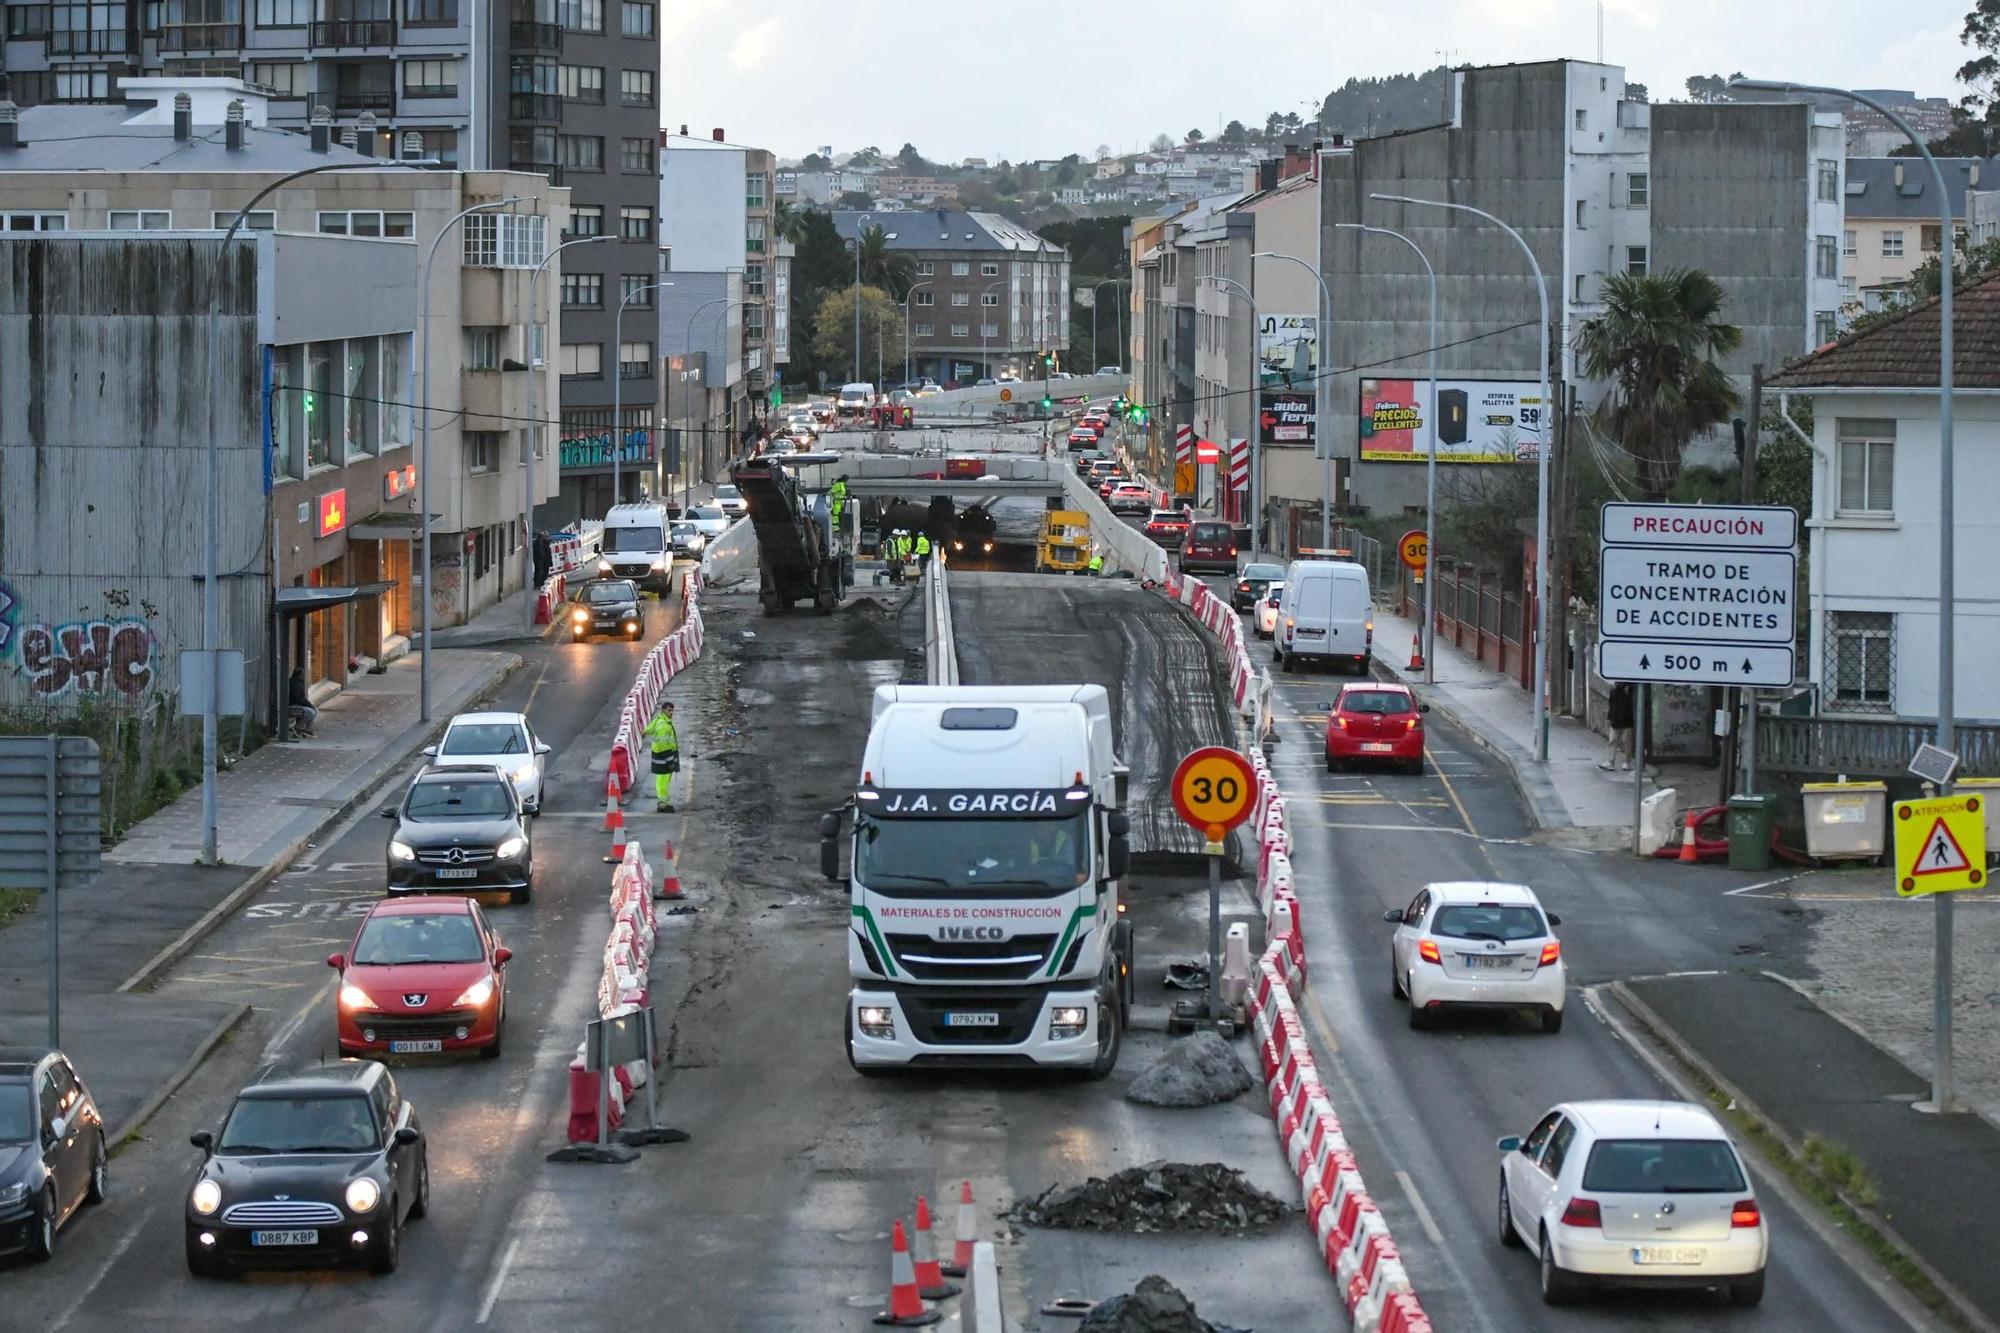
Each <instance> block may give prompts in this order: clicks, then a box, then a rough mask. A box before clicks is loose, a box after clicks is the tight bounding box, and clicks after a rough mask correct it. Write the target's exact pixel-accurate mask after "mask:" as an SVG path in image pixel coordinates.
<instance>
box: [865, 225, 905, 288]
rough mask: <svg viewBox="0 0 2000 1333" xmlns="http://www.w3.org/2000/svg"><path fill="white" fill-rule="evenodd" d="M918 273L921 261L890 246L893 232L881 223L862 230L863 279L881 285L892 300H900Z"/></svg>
mask: <svg viewBox="0 0 2000 1333" xmlns="http://www.w3.org/2000/svg"><path fill="white" fill-rule="evenodd" d="M916 276H917V262H916V261H915V260H914V259H911V258H910V257H909V256H908V255H906V254H904V253H903V252H902V251H900V250H891V249H890V248H889V234H888V233H887V232H886V231H884V230H883V229H882V228H881V227H879V226H871V227H864V228H863V229H862V231H861V281H863V282H864V283H867V284H869V285H871V286H875V287H880V288H882V289H883V290H884V291H887V292H888V293H889V296H890V299H891V300H896V301H900V300H902V299H903V295H904V293H906V292H908V291H909V289H910V283H911V282H912V281H913V280H914V279H915V278H916Z"/></svg>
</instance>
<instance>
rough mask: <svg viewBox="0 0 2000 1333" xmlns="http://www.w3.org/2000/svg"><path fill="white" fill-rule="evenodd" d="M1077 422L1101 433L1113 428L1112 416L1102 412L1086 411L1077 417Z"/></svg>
mask: <svg viewBox="0 0 2000 1333" xmlns="http://www.w3.org/2000/svg"><path fill="white" fill-rule="evenodd" d="M1077 424H1078V425H1079V426H1087V427H1089V428H1090V429H1091V430H1093V431H1095V432H1097V433H1098V434H1099V435H1102V434H1103V433H1104V432H1105V431H1107V430H1110V429H1111V418H1110V417H1109V416H1107V415H1105V414H1104V413H1102V412H1085V413H1084V414H1083V415H1082V416H1081V417H1079V418H1078V419H1077Z"/></svg>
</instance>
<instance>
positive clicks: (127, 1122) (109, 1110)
mask: <svg viewBox="0 0 2000 1333" xmlns="http://www.w3.org/2000/svg"><path fill="white" fill-rule="evenodd" d="M519 664H520V659H519V658H518V657H515V656H514V655H512V654H510V653H497V652H474V651H467V650H451V651H441V652H439V653H437V654H436V658H435V660H434V661H433V663H432V676H431V717H432V721H431V722H429V723H422V722H419V721H418V718H417V712H418V708H417V675H418V673H417V659H416V658H415V657H405V658H402V659H401V660H399V661H396V662H393V663H391V664H390V665H389V669H388V670H387V671H386V672H385V673H384V674H382V675H379V676H374V675H363V676H360V677H358V678H356V679H355V680H354V681H353V682H352V683H351V684H349V685H348V687H347V688H346V689H344V690H342V691H341V692H340V693H339V694H337V695H335V696H334V697H333V698H332V699H330V700H328V701H327V703H326V706H325V707H324V708H323V709H322V710H321V712H320V716H319V721H318V725H317V727H316V728H315V730H316V731H317V732H318V736H317V737H316V738H315V739H312V740H303V741H296V742H291V743H286V744H280V743H276V742H273V743H270V744H266V745H265V746H263V747H262V748H260V749H258V750H255V751H253V752H252V753H251V754H249V755H248V756H246V757H245V758H244V760H243V762H242V763H240V764H238V765H236V766H235V767H234V768H232V769H230V770H229V771H228V772H226V773H222V774H219V775H218V777H217V779H216V795H217V800H218V803H219V810H218V820H217V825H218V834H219V845H218V851H219V852H220V853H221V856H222V859H223V862H224V864H222V865H220V866H204V865H197V864H195V858H196V857H197V856H198V855H199V854H200V850H201V791H200V789H199V788H196V789H194V790H192V791H189V792H186V793H184V794H183V795H182V796H181V797H180V799H178V800H176V801H175V802H174V803H173V804H172V805H170V806H168V807H166V808H165V809H164V810H161V811H159V812H158V813H156V814H154V815H152V816H150V817H149V818H147V819H144V820H141V821H140V822H139V823H138V824H137V825H135V826H134V827H133V829H132V830H131V832H130V833H129V834H128V835H127V837H126V838H125V840H124V841H123V842H121V843H119V844H118V845H117V846H116V847H113V848H111V849H109V850H108V851H106V852H105V854H104V869H103V872H102V873H101V874H100V875H99V876H98V877H97V879H96V881H95V882H94V883H92V884H91V885H90V887H89V888H88V889H85V890H82V891H80V892H75V893H71V894H69V895H67V896H66V897H65V898H64V900H63V901H62V903H61V908H60V918H59V925H60V927H61V948H62V983H63V992H62V1040H63V1046H64V1048H65V1049H66V1050H67V1051H68V1052H69V1054H70V1055H71V1056H73V1057H74V1058H75V1059H76V1060H77V1062H78V1065H79V1067H80V1068H81V1069H82V1071H83V1075H84V1077H85V1079H86V1080H88V1081H89V1083H90V1088H91V1091H92V1093H93V1094H95V1096H96V1097H97V1101H98V1104H99V1105H100V1106H101V1107H102V1108H103V1111H104V1116H105V1119H106V1121H107V1122H108V1123H109V1124H110V1125H111V1126H112V1127H113V1130H114V1135H115V1136H122V1135H123V1133H124V1132H125V1131H126V1130H129V1129H131V1128H132V1127H134V1126H135V1125H136V1124H137V1122H138V1121H140V1120H143V1119H144V1117H145V1116H146V1115H148V1114H150V1113H151V1111H152V1110H153V1109H154V1108H155V1107H157V1106H158V1105H159V1103H160V1102H161V1101H162V1100H164V1099H165V1098H166V1097H167V1096H168V1095H170V1094H171V1093H172V1092H173V1090H174V1089H175V1088H176V1087H178V1086H179V1085H180V1083H181V1082H182V1081H183V1080H185V1079H186V1078H187V1076H188V1075H189V1074H190V1073H192V1072H193V1070H194V1066H195V1065H196V1064H198V1063H199V1062H200V1059H201V1057H202V1056H203V1055H205V1054H206V1053H207V1051H208V1049H209V1047H211V1046H213V1045H214V1044H215V1043H216V1042H217V1041H219V1040H221V1039H222V1037H223V1036H224V1035H225V1034H226V1033H227V1032H228V1031H229V1029H230V1028H232V1027H234V1026H235V1025H236V1023H237V1022H239V1021H240V1020H241V1019H242V1018H243V1016H244V1013H245V1012H246V1011H245V1010H244V1008H243V1006H241V1005H236V1004H220V1003H205V1002H199V1001H188V1000H169V999H165V998H162V997H160V996H155V995H149V994H146V993H145V988H146V987H148V986H150V985H151V984H152V983H153V981H155V980H156V979H157V978H158V976H159V974H161V973H163V972H164V971H165V970H166V969H167V968H169V967H171V966H172V964H173V963H174V962H175V961H177V960H178V959H180V958H181V957H184V956H185V955H186V954H187V953H189V952H191V951H192V950H193V949H194V948H195V947H196V946H197V945H198V944H199V943H200V941H201V940H202V939H203V938H204V937H205V936H206V935H207V934H208V932H209V931H211V930H213V929H214V928H215V927H216V926H218V925H220V924H221V923H222V921H223V920H225V919H227V917H228V916H229V914H230V913H231V912H232V911H234V910H235V909H236V907H237V906H239V905H240V904H241V903H242V902H243V901H244V900H246V899H247V898H249V897H250V896H251V895H253V894H255V893H256V892H257V891H258V890H259V889H261V888H262V887H263V886H264V885H265V884H267V883H268V882H269V881H270V880H271V879H272V877H274V876H275V875H277V874H278V873H279V872H280V871H282V870H283V869H284V868H285V867H286V866H287V865H289V864H290V863H291V862H292V861H293V860H295V859H296V858H297V857H298V856H299V854H300V853H301V852H303V851H304V850H305V849H306V848H307V847H308V846H309V845H310V844H311V843H312V842H314V841H315V840H316V839H318V838H319V837H320V835H321V834H322V833H323V832H324V831H325V830H326V829H327V828H329V827H330V826H332V825H333V824H334V823H336V822H337V821H339V820H340V819H342V818H343V817H345V816H346V815H347V814H348V813H350V812H351V811H352V810H353V809H354V808H355V807H356V806H357V805H358V804H360V803H361V801H362V800H363V799H364V798H365V797H366V796H367V795H368V794H369V793H370V792H371V791H372V790H373V789H374V788H375V787H377V786H378V785H379V784H380V783H381V782H382V780H383V779H385V778H386V777H388V776H390V775H391V774H392V773H394V772H395V771H396V770H397V769H399V768H400V767H401V766H402V765H403V764H405V763H407V762H408V761H409V759H410V758H411V757H412V756H414V755H415V754H416V753H417V752H418V751H419V750H420V749H422V748H423V746H424V745H426V744H428V743H429V741H430V739H431V738H432V737H433V736H435V735H436V734H437V732H439V731H441V730H442V729H443V727H444V724H445V723H446V722H447V721H449V720H450V718H451V716H452V714H453V713H455V712H460V711H463V710H464V709H465V707H466V706H467V705H468V704H470V703H471V702H473V700H475V699H476V698H478V697H479V696H480V695H482V694H484V693H485V692H486V691H487V690H489V689H491V688H492V687H493V686H494V685H495V684H497V683H498V682H499V681H501V680H502V679H504V678H505V677H506V676H507V675H508V673H510V672H511V671H513V670H514V668H515V667H517V666H518V665H519ZM47 936H48V927H47V918H46V917H45V916H43V915H42V914H41V913H40V912H37V913H35V914H33V915H30V916H25V917H22V918H19V919H17V920H16V921H15V922H14V923H13V925H11V926H10V927H8V928H6V929H4V930H0V1031H4V1032H6V1033H8V1034H9V1039H10V1040H17V1041H21V1042H26V1043H35V1042H40V1041H43V1040H44V1039H45V1032H46V1028H47V1008H46V996H47V992H48V970H47V960H48V953H47Z"/></svg>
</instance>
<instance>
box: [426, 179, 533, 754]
mask: <svg viewBox="0 0 2000 1333" xmlns="http://www.w3.org/2000/svg"><path fill="white" fill-rule="evenodd" d="M524 198H525V196H523V195H518V194H514V195H508V196H507V197H506V198H505V199H494V200H492V201H490V202H488V203H484V204H474V205H473V206H472V207H470V208H467V209H462V210H460V211H459V212H458V213H456V214H454V215H453V216H452V217H451V219H450V220H449V221H448V222H446V223H445V224H444V225H443V226H442V227H439V228H438V233H437V235H435V236H433V237H431V244H430V249H428V250H427V251H425V252H424V270H423V277H422V278H421V279H419V281H420V283H421V285H422V286H423V289H424V350H423V358H424V391H423V398H422V402H421V404H420V406H419V408H418V412H419V413H420V415H421V416H422V418H423V430H422V434H421V436H420V442H419V444H418V453H417V508H418V509H419V510H421V511H422V513H421V515H420V517H419V520H418V526H419V528H420V530H421V531H422V533H423V537H422V543H421V544H422V555H421V557H420V563H419V566H418V567H419V568H420V569H421V570H422V572H423V579H424V597H423V647H422V650H421V652H420V655H419V657H418V660H417V719H418V720H419V721H422V722H428V721H430V720H431V261H432V260H434V259H436V258H437V248H438V243H439V242H440V241H442V240H444V238H445V237H446V236H448V235H450V234H451V230H452V228H454V227H456V226H457V225H458V224H459V223H461V222H463V221H465V219H467V218H469V217H471V216H472V215H473V214H474V213H487V212H491V211H492V210H494V209H496V208H509V207H512V206H513V205H515V204H518V203H520V202H522V200H523V199H524Z"/></svg>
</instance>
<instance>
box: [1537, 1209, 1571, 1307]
mask: <svg viewBox="0 0 2000 1333" xmlns="http://www.w3.org/2000/svg"><path fill="white" fill-rule="evenodd" d="M1541 1250H1542V1274H1541V1276H1542V1304H1544V1305H1567V1304H1569V1302H1570V1301H1571V1300H1573V1299H1574V1298H1575V1296H1576V1288H1577V1282H1576V1275H1575V1274H1574V1273H1571V1272H1570V1271H1568V1270H1567V1269H1565V1268H1562V1267H1560V1266H1559V1265H1558V1264H1557V1263H1556V1254H1555V1247H1554V1246H1552V1245H1550V1244H1549V1232H1548V1228H1547V1227H1544V1228H1542V1240H1541Z"/></svg>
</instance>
